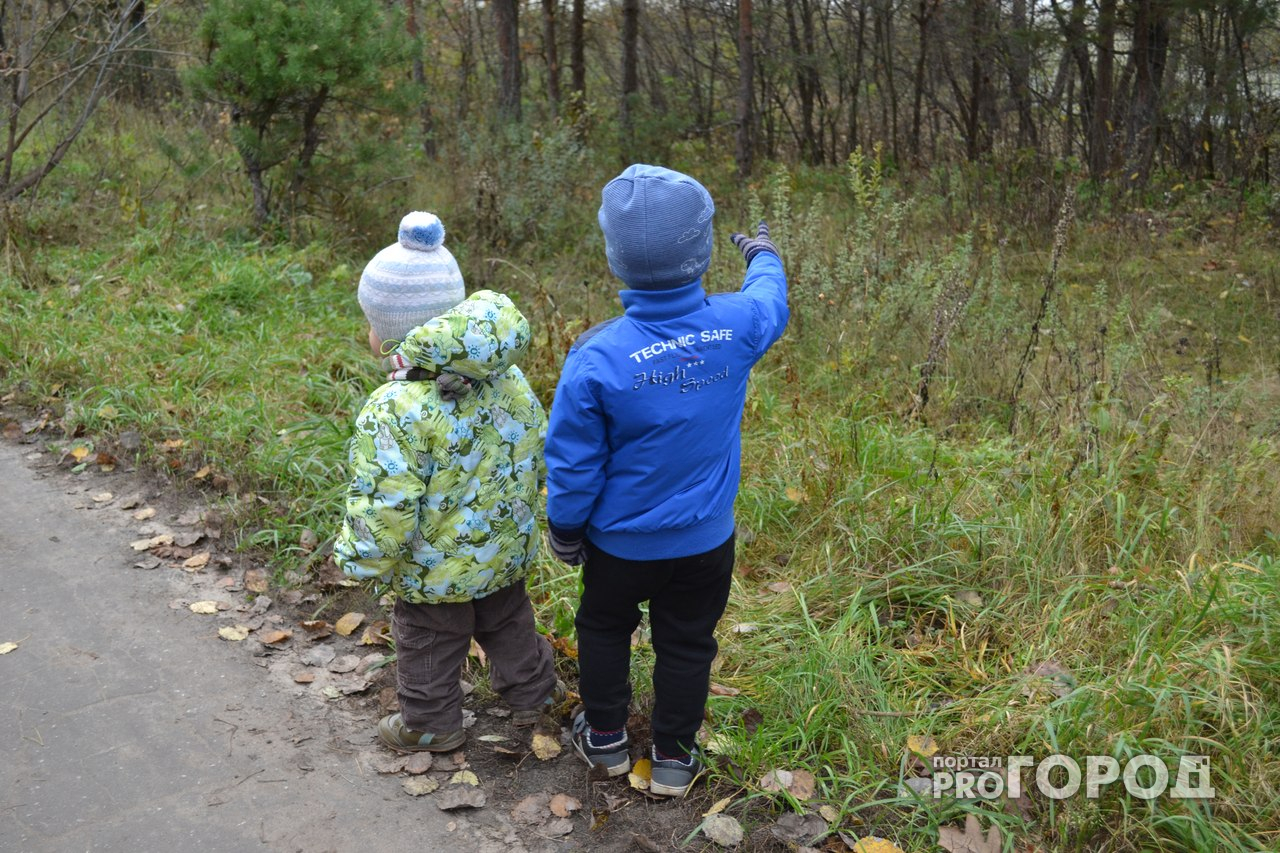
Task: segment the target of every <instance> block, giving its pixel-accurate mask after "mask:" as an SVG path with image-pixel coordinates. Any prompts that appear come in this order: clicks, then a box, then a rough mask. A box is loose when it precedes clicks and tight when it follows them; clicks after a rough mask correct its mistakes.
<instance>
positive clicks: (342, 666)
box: [328, 655, 360, 673]
mask: <svg viewBox="0 0 1280 853" xmlns="http://www.w3.org/2000/svg"><path fill="white" fill-rule="evenodd" d="M359 665H360V658H358V657H356V656H355V655H341V656H340V657H338V658H337V659H335V660H333V661H331V662H330V663H329V666H328V669H329V671H330V672H336V673H344V672H352V671H353V670H354V669H355V668H356V667H357V666H359Z"/></svg>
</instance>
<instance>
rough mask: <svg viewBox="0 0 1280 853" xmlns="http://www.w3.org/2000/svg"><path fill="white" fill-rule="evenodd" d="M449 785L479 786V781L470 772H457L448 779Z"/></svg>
mask: <svg viewBox="0 0 1280 853" xmlns="http://www.w3.org/2000/svg"><path fill="white" fill-rule="evenodd" d="M449 784H450V785H479V784H480V780H479V779H478V778H477V777H476V774H474V773H472V772H471V771H470V770H459V771H458V772H457V773H454V774H453V775H452V776H450V777H449Z"/></svg>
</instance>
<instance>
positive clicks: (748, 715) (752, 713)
mask: <svg viewBox="0 0 1280 853" xmlns="http://www.w3.org/2000/svg"><path fill="white" fill-rule="evenodd" d="M763 722H764V714H761V713H760V711H759V710H757V709H755V708H748V709H747V710H745V711H743V712H742V727H743V728H744V729H746V731H747V734H749V735H753V734H755V733H756V729H758V728H760V724H761V723H763Z"/></svg>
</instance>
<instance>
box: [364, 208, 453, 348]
mask: <svg viewBox="0 0 1280 853" xmlns="http://www.w3.org/2000/svg"><path fill="white" fill-rule="evenodd" d="M466 296H467V291H466V287H465V285H464V283H463V281H462V271H461V270H459V269H458V262H457V261H455V260H454V259H453V255H452V254H450V252H449V250H448V249H446V248H445V247H444V225H443V224H441V222H440V218H439V217H438V216H436V215H435V214H434V213H424V212H422V211H414V212H413V213H410V214H408V215H406V216H405V217H404V219H401V220H400V235H399V240H398V241H397V242H396V243H393V244H392V245H390V246H388V247H386V248H385V249H383V250H382V251H381V252H378V254H376V255H374V256H373V260H371V261H369V263H368V264H367V265H366V266H365V268H364V273H363V274H361V276H360V287H359V289H358V290H357V291H356V297H357V298H358V299H359V300H360V308H361V309H362V310H363V311H364V316H365V317H366V318H367V319H368V320H369V325H370V326H372V327H373V331H374V333H375V334H377V336H378V337H379V338H381V339H382V340H384V341H402V340H404V337H405V335H407V334H408V333H409V330H410V329H414V328H417V327H418V326H421V325H422V324H423V323H425V322H427V321H428V320H431V319H433V318H435V317H438V316H439V315H441V314H443V313H444V312H446V311H448V310H449V309H450V308H452V307H453V306H455V305H457V304H458V303H459V302H461V301H462V300H463V299H465V298H466Z"/></svg>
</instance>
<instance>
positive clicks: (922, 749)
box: [907, 735, 938, 758]
mask: <svg viewBox="0 0 1280 853" xmlns="http://www.w3.org/2000/svg"><path fill="white" fill-rule="evenodd" d="M907 749H908V750H910V751H911V752H914V753H915V754H916V755H918V756H920V757H921V758H932V757H933V756H934V755H936V754H937V752H938V743H937V741H935V740H934V739H933V737H932V736H931V735H911V737H909V738H907Z"/></svg>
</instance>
